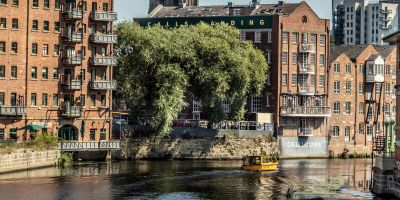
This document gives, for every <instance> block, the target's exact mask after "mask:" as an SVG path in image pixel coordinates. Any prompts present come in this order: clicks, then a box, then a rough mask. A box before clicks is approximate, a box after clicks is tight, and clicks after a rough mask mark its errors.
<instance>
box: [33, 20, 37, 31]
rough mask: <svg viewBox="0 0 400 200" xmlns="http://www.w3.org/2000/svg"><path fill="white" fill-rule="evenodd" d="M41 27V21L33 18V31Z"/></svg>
mask: <svg viewBox="0 0 400 200" xmlns="http://www.w3.org/2000/svg"><path fill="white" fill-rule="evenodd" d="M38 29H39V21H38V20H33V21H32V31H37V30H38Z"/></svg>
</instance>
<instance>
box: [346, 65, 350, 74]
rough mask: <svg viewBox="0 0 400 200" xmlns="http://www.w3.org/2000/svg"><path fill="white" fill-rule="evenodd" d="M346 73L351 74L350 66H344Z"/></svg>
mask: <svg viewBox="0 0 400 200" xmlns="http://www.w3.org/2000/svg"><path fill="white" fill-rule="evenodd" d="M346 73H351V65H350V64H346Z"/></svg>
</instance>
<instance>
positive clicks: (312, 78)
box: [310, 75, 315, 87]
mask: <svg viewBox="0 0 400 200" xmlns="http://www.w3.org/2000/svg"><path fill="white" fill-rule="evenodd" d="M310 86H312V87H314V86H315V75H310Z"/></svg>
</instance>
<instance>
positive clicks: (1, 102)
mask: <svg viewBox="0 0 400 200" xmlns="http://www.w3.org/2000/svg"><path fill="white" fill-rule="evenodd" d="M2 105H4V92H0V106H2Z"/></svg>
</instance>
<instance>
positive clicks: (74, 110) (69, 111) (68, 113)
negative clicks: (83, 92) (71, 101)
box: [62, 106, 82, 118]
mask: <svg viewBox="0 0 400 200" xmlns="http://www.w3.org/2000/svg"><path fill="white" fill-rule="evenodd" d="M81 115H82V109H81V107H80V106H65V107H64V109H63V110H62V116H63V117H71V118H76V117H80V116H81Z"/></svg>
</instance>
